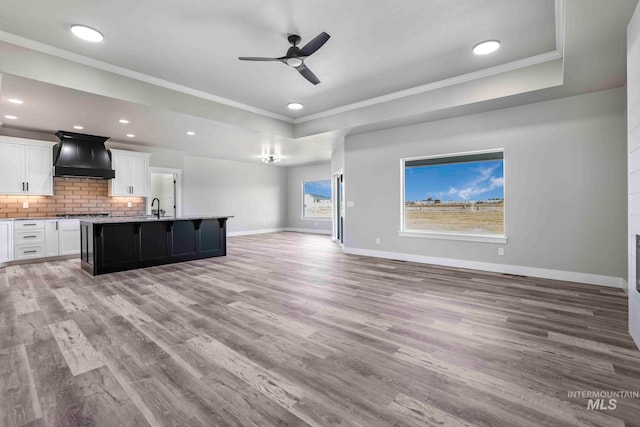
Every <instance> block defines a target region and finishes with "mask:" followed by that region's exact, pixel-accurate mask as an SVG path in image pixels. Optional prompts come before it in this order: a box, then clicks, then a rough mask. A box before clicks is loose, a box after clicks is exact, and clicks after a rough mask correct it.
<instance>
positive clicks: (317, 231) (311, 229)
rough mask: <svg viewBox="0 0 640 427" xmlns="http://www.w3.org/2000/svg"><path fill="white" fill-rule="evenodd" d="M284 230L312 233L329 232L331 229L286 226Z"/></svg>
mask: <svg viewBox="0 0 640 427" xmlns="http://www.w3.org/2000/svg"><path fill="white" fill-rule="evenodd" d="M284 231H293V232H295V233H313V234H331V230H320V229H317V228H292V227H286V228H285V229H284Z"/></svg>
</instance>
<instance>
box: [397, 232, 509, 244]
mask: <svg viewBox="0 0 640 427" xmlns="http://www.w3.org/2000/svg"><path fill="white" fill-rule="evenodd" d="M398 236H400V237H416V238H419V239H436V240H462V241H467V242H483V243H502V244H506V243H507V240H508V237H507V236H483V235H481V234H453V233H435V232H428V231H410V230H407V231H398Z"/></svg>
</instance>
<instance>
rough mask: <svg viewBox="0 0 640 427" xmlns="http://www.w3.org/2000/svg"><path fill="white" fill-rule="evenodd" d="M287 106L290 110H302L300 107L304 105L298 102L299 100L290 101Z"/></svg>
mask: <svg viewBox="0 0 640 427" xmlns="http://www.w3.org/2000/svg"><path fill="white" fill-rule="evenodd" d="M287 107H288V108H289V109H290V110H302V107H304V105H302V104H300V103H299V102H290V103H289V104H288V105H287Z"/></svg>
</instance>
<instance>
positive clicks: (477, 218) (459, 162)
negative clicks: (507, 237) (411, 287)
mask: <svg viewBox="0 0 640 427" xmlns="http://www.w3.org/2000/svg"><path fill="white" fill-rule="evenodd" d="M402 167H403V181H404V197H403V200H402V212H403V229H402V231H405V232H417V233H438V234H452V235H468V236H487V237H490V236H495V237H504V234H505V231H504V159H503V152H502V151H491V152H475V153H463V154H455V155H447V156H439V157H423V158H412V159H403V160H402Z"/></svg>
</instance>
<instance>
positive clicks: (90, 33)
mask: <svg viewBox="0 0 640 427" xmlns="http://www.w3.org/2000/svg"><path fill="white" fill-rule="evenodd" d="M71 32H72V33H73V34H74V35H75V36H76V37H78V38H81V39H82V40H86V41H88V42H94V43H95V42H101V41H102V40H104V36H103V35H102V33H101V32H100V31H98V30H96V29H93V28H91V27H87V26H86V25H72V26H71Z"/></svg>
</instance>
